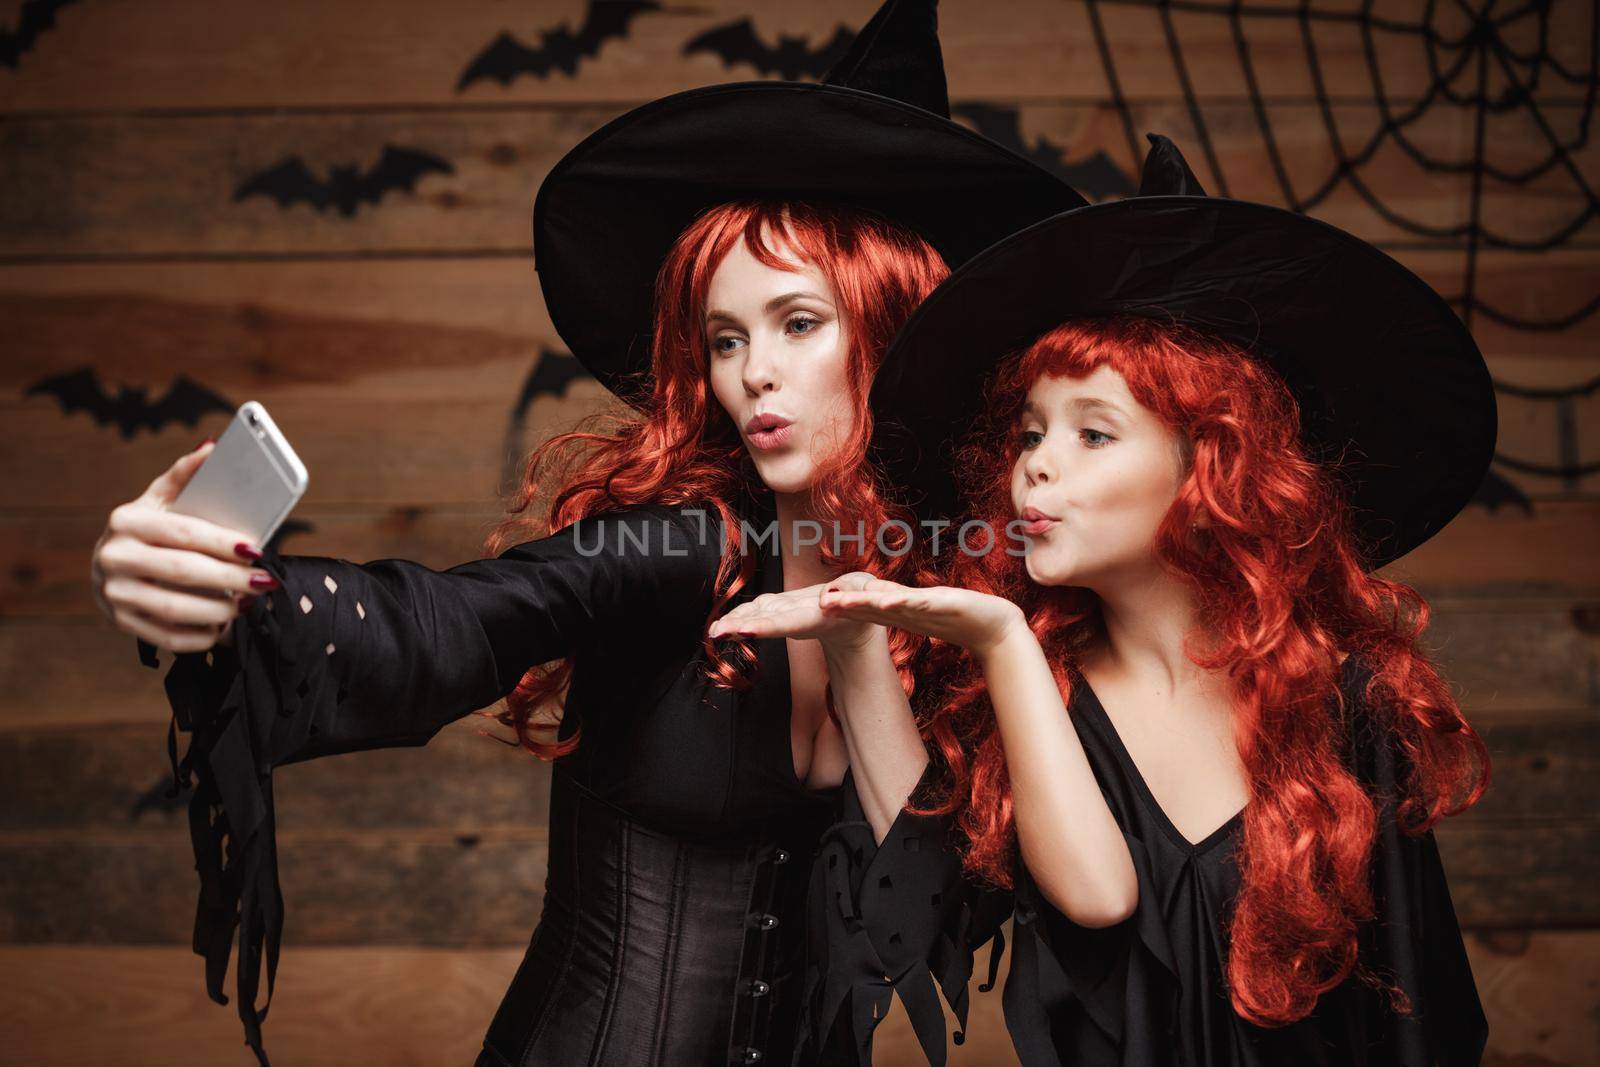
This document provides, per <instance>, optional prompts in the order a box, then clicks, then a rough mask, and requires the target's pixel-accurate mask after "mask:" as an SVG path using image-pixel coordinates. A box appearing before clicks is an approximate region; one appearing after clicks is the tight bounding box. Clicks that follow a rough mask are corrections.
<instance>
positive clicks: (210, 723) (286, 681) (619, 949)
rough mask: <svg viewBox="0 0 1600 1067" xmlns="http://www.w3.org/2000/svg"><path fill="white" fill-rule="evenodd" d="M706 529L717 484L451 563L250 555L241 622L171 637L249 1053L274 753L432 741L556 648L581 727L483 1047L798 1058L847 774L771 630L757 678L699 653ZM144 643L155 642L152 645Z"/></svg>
mask: <svg viewBox="0 0 1600 1067" xmlns="http://www.w3.org/2000/svg"><path fill="white" fill-rule="evenodd" d="M744 508H745V511H744V515H745V516H746V517H748V518H749V519H750V520H751V521H752V524H753V525H752V528H753V529H755V530H757V531H759V530H761V529H762V528H764V526H765V523H766V522H767V521H769V520H770V519H771V518H772V510H771V498H770V496H769V497H766V498H765V499H764V502H763V503H760V504H755V503H748V502H747V503H746V504H745V505H744ZM751 544H752V545H754V544H755V541H753V540H752V542H751ZM721 547H722V532H721V523H720V521H719V519H718V515H717V512H716V511H715V510H714V509H711V508H709V507H707V508H705V509H703V510H701V511H696V510H694V509H690V508H686V507H678V506H665V505H652V506H639V507H633V508H628V509H623V510H619V511H614V512H611V513H609V514H606V515H602V516H594V517H591V518H588V519H585V520H582V521H580V522H577V523H574V524H572V525H570V526H568V527H566V528H565V529H564V530H561V531H559V532H557V533H555V534H553V535H551V536H549V537H546V538H543V539H540V540H536V541H531V542H527V543H525V544H520V545H517V546H515V547H512V548H510V549H507V550H506V551H505V552H504V553H502V554H501V555H500V556H499V557H497V558H495V559H484V560H476V561H473V562H470V563H465V564H462V565H460V566H457V567H453V568H451V569H449V570H447V571H442V572H440V571H433V570H430V569H429V568H427V567H424V566H422V565H421V564H418V563H415V562H412V561H409V560H400V559H389V560H378V561H374V562H371V563H366V564H359V565H358V564H355V563H351V562H348V561H345V560H339V559H329V558H325V557H316V556H278V555H277V554H276V553H268V555H267V556H266V557H265V558H263V559H262V560H261V561H260V564H259V565H260V566H262V567H264V568H266V569H267V570H269V571H271V572H272V573H274V574H275V575H277V576H278V577H279V578H280V580H281V581H282V582H283V588H282V589H281V590H278V591H274V592H273V593H271V594H270V596H269V597H264V598H263V599H262V601H261V602H258V603H257V604H256V606H255V607H254V608H253V609H252V610H251V612H250V614H249V616H248V625H239V626H237V627H236V631H235V632H236V642H237V643H236V647H235V648H234V649H229V648H227V647H226V646H218V647H217V648H216V649H214V650H213V651H212V652H211V653H210V654H207V653H184V654H179V655H177V656H176V660H175V663H174V665H173V667H172V668H171V670H169V672H168V674H167V678H166V687H167V691H168V695H169V697H170V699H171V702H172V706H173V709H174V720H175V725H177V726H181V727H182V728H184V729H186V730H189V731H192V734H193V741H192V743H191V745H190V748H189V750H188V753H187V755H186V756H185V757H184V760H183V767H182V769H181V771H180V774H186V773H187V772H190V771H192V773H193V774H194V776H195V778H196V783H195V787H196V793H195V797H194V799H193V802H192V805H191V830H192V834H193V839H194V847H195V857H196V861H197V866H198V869H199V871H200V875H201V881H202V889H201V899H200V906H199V912H198V915H197V921H196V934H195V949H196V951H197V952H199V953H201V954H203V955H204V956H205V957H206V960H207V967H206V970H207V985H208V988H209V991H210V993H211V995H212V997H213V999H217V1000H218V1001H219V1002H225V1001H224V998H223V996H222V987H223V984H224V977H225V971H226V967H227V959H228V953H229V950H230V947H231V942H232V939H233V932H234V929H235V928H236V926H237V927H239V928H240V931H241V937H240V960H239V971H238V975H239V978H238V984H239V998H240V1005H239V1007H240V1014H241V1017H242V1018H243V1019H244V1021H245V1028H246V1036H247V1040H249V1042H250V1043H251V1044H252V1047H255V1048H256V1049H257V1054H258V1056H260V1057H261V1058H262V1062H263V1063H264V1062H265V1056H264V1054H263V1053H262V1052H261V1051H260V1028H259V1020H258V1019H257V1017H256V1013H255V1011H254V1009H253V1007H252V1006H253V1004H254V1003H255V1000H256V993H257V980H258V973H259V969H260V965H261V962H262V960H261V952H262V950H263V947H264V949H265V952H266V957H267V958H266V963H267V970H268V983H269V987H268V991H269V997H270V988H271V980H272V972H273V970H274V968H275V964H276V955H277V951H278V941H279V934H280V931H281V928H282V916H283V902H282V898H281V895H280V894H279V890H278V882H277V874H276V856H275V846H274V837H273V809H272V777H271V772H272V768H274V767H277V766H281V765H283V764H286V763H292V762H298V761H301V760H305V759H311V758H315V757H318V756H325V755H333V754H336V753H342V752H352V751H357V750H360V749H370V748H376V747H386V746H399V745H420V744H424V743H426V742H427V741H428V739H429V738H431V737H432V736H433V735H434V734H435V733H437V732H438V730H439V729H441V728H442V727H443V726H445V725H446V724H448V723H449V722H451V721H453V720H455V719H457V718H460V717H461V716H463V715H465V714H467V713H469V712H471V711H473V710H476V709H478V708H482V707H487V706H488V705H490V704H493V703H494V702H495V701H496V700H498V699H499V698H501V697H503V696H504V695H505V694H506V693H508V692H510V691H511V690H512V689H513V688H514V687H515V686H516V684H517V682H518V681H519V680H520V679H521V678H522V676H523V674H524V673H525V672H526V671H527V669H528V668H529V667H531V666H533V665H536V664H539V663H543V662H547V661H550V660H553V659H556V658H560V657H562V656H565V655H569V654H570V655H572V656H574V657H575V667H574V671H573V675H572V682H571V687H570V689H569V692H568V695H567V701H566V715H565V719H564V721H563V724H562V727H561V735H562V736H568V735H570V733H571V731H573V730H575V729H578V728H579V727H580V726H581V728H582V738H581V742H580V744H579V745H578V748H577V751H576V752H575V753H574V754H572V755H570V756H568V757H566V758H563V759H561V760H559V761H558V762H557V764H556V768H555V771H554V773H553V776H552V785H551V800H550V843H549V873H548V880H547V883H546V887H545V896H544V911H543V914H542V916H541V917H540V920H539V923H538V927H537V929H535V930H534V933H533V937H532V941H531V943H530V945H529V947H528V951H527V955H526V957H525V958H524V960H523V962H522V964H521V966H520V968H519V969H518V971H517V974H516V977H515V979H514V980H513V981H512V984H511V987H510V989H509V990H508V991H507V993H506V995H505V997H504V1000H503V1001H502V1003H501V1005H500V1008H499V1010H498V1012H497V1013H496V1014H495V1016H494V1018H493V1021H492V1023H491V1025H490V1027H489V1031H488V1034H487V1036H486V1038H485V1041H484V1048H483V1051H482V1053H481V1055H480V1057H479V1058H478V1060H477V1064H478V1067H507V1065H515V1067H522V1065H533V1064H540V1065H544V1064H549V1065H558V1067H568V1065H581V1064H602V1063H603V1064H614V1063H625V1064H630V1065H635V1064H636V1065H641V1067H648V1065H653V1064H660V1065H675V1064H719V1063H730V1062H731V1063H756V1062H773V1061H781V1060H787V1059H789V1058H790V1057H791V1052H792V1048H793V1046H794V1042H795V1032H796V1028H797V1025H798V1015H799V1011H800V1006H801V1002H802V998H801V996H800V995H799V994H800V989H799V986H800V984H801V978H802V975H803V974H804V968H805V963H804V954H805V947H806V938H805V936H804V932H805V931H804V926H805V920H806V910H805V895H806V890H807V871H808V865H809V864H810V862H811V861H812V860H813V858H814V857H815V854H816V852H817V849H818V845H819V841H820V839H821V836H822V834H823V833H824V831H826V830H827V829H828V827H829V826H830V825H831V824H832V823H833V822H834V821H835V819H836V818H837V810H838V809H837V805H838V801H839V794H840V790H838V789H828V790H820V791H819V790H811V789H808V788H807V787H806V786H805V784H804V783H803V782H801V781H800V780H799V779H798V778H797V777H796V775H795V773H794V763H793V753H792V749H791V743H790V719H789V714H790V684H789V672H788V656H787V651H786V646H785V642H784V640H783V639H781V638H779V639H771V640H761V641H757V642H756V649H757V656H758V660H759V668H760V669H759V671H758V673H757V676H756V680H755V684H754V686H753V688H751V689H750V690H749V691H745V692H738V691H733V690H729V689H725V688H718V687H716V686H714V685H712V684H711V683H710V682H708V681H707V680H706V678H705V676H704V671H703V667H704V663H705V655H704V650H703V646H702V644H701V634H702V632H703V623H704V621H705V618H706V616H707V614H708V612H709V610H710V606H711V602H712V600H711V597H712V584H713V578H714V574H715V571H716V569H717V566H718V563H719V561H720V554H721ZM776 548H777V542H776V540H775V539H772V540H769V541H768V542H767V543H766V545H765V547H763V548H759V549H755V548H753V549H752V551H754V552H756V554H757V557H758V559H757V570H756V573H755V576H754V578H753V579H752V581H751V582H750V583H749V584H748V585H747V587H746V588H745V589H744V590H742V591H741V593H740V595H739V596H738V597H737V598H736V602H742V601H744V600H747V599H750V598H753V597H754V596H756V595H758V594H760V593H762V592H771V591H776V590H781V589H782V588H783V568H782V561H781V558H780V557H779V556H778V555H777V554H776ZM141 644H142V643H141ZM141 655H143V656H145V658H146V662H147V663H149V664H150V665H152V666H154V665H155V660H154V649H153V648H152V647H151V646H149V645H143V644H142V648H141ZM169 742H170V743H169V748H170V749H171V752H172V754H173V757H174V761H175V763H176V762H177V761H176V736H175V734H173V735H171V736H170V737H169ZM485 743H488V742H485ZM508 758H510V757H509V756H508ZM224 859H225V860H226V862H224ZM831 1022H832V1019H831V1017H830V1019H829V1020H827V1021H825V1022H821V1023H818V1024H815V1025H816V1026H820V1027H821V1028H823V1029H828V1028H830V1027H831ZM823 1055H824V1051H823V1049H822V1048H820V1047H819V1048H817V1049H815V1050H814V1058H821V1057H822V1056H823Z"/></svg>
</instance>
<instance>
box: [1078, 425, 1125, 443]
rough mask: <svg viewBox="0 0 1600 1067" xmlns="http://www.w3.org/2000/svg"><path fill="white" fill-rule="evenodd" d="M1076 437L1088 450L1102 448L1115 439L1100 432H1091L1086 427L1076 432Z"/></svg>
mask: <svg viewBox="0 0 1600 1067" xmlns="http://www.w3.org/2000/svg"><path fill="white" fill-rule="evenodd" d="M1078 437H1079V439H1081V440H1082V441H1083V443H1084V444H1085V445H1088V446H1089V447H1090V448H1104V447H1105V446H1106V445H1109V444H1110V443H1111V442H1112V441H1114V440H1116V438H1114V437H1112V436H1111V435H1110V434H1108V433H1103V432H1101V431H1100V430H1091V429H1088V428H1087V427H1085V428H1084V429H1082V430H1079V431H1078Z"/></svg>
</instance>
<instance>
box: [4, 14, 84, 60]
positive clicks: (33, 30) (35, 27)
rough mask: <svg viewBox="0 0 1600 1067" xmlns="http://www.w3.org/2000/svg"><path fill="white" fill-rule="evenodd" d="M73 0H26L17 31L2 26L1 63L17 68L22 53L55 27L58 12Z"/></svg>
mask: <svg viewBox="0 0 1600 1067" xmlns="http://www.w3.org/2000/svg"><path fill="white" fill-rule="evenodd" d="M72 2H73V0H24V3H23V5H22V13H21V17H20V18H18V20H17V30H16V32H15V33H13V32H11V31H10V30H7V29H3V28H0V63H4V64H5V65H6V66H8V67H10V68H11V69H12V70H16V69H17V60H19V59H21V58H22V53H24V52H26V51H28V50H29V49H31V48H32V47H33V45H34V42H36V41H37V40H38V39H39V35H40V34H41V33H43V32H44V31H45V30H53V29H55V26H56V12H57V11H60V10H61V9H62V8H64V7H66V6H67V5H68V4H70V3H72Z"/></svg>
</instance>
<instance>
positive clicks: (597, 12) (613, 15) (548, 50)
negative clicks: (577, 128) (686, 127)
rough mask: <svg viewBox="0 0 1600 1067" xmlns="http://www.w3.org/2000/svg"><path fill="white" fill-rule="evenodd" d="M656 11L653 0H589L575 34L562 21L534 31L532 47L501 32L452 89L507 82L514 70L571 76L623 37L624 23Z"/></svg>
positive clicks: (625, 26)
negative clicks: (486, 81) (536, 35)
mask: <svg viewBox="0 0 1600 1067" xmlns="http://www.w3.org/2000/svg"><path fill="white" fill-rule="evenodd" d="M660 10H661V5H660V4H659V3H656V2H655V0H589V8H588V11H587V12H586V13H585V15H584V19H583V25H582V26H581V27H580V28H579V29H578V32H576V33H574V32H572V30H571V29H569V28H568V24H567V23H565V22H563V23H562V24H561V25H559V26H557V27H556V28H555V29H553V30H544V31H542V32H540V34H539V47H537V48H529V47H528V46H527V45H525V44H523V43H522V42H521V41H518V40H517V39H516V38H515V37H513V36H511V35H510V34H509V33H502V34H501V35H500V36H498V37H496V38H495V39H494V42H493V43H492V44H490V45H489V47H487V48H485V49H484V50H483V51H481V52H479V53H478V54H477V55H476V56H474V57H473V59H472V62H471V63H468V64H467V69H466V70H464V71H462V72H461V80H460V81H458V82H456V92H458V93H459V92H461V91H462V90H463V89H465V88H466V87H467V86H469V85H471V84H472V83H473V82H475V81H478V80H480V79H482V78H493V79H494V80H495V81H497V82H499V83H500V84H501V85H510V84H511V80H512V79H513V78H515V77H516V76H517V75H519V74H532V75H534V76H535V77H538V78H544V77H548V76H549V74H550V72H551V71H553V70H559V71H561V72H563V73H564V74H567V75H568V76H571V75H573V74H576V73H577V72H578V64H579V63H581V62H582V61H583V60H585V59H590V58H592V57H593V56H595V55H597V54H598V53H599V51H600V46H601V45H603V44H605V43H606V42H607V41H609V40H610V39H611V38H613V37H626V36H627V35H628V24H629V23H631V22H632V21H633V20H634V17H635V16H637V15H641V14H643V13H644V12H646V11H660Z"/></svg>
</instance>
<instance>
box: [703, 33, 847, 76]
mask: <svg viewBox="0 0 1600 1067" xmlns="http://www.w3.org/2000/svg"><path fill="white" fill-rule="evenodd" d="M855 39H856V35H855V33H854V32H852V31H851V30H849V29H847V28H846V27H844V26H840V27H839V28H838V29H836V30H834V31H833V36H832V37H831V38H830V39H829V40H828V43H827V44H824V45H823V46H822V47H820V48H812V47H811V43H810V42H809V41H807V40H806V39H805V38H804V37H790V36H788V35H786V34H782V33H780V34H778V46H777V47H776V48H774V47H772V46H771V45H769V44H767V43H766V42H765V41H763V40H762V39H761V38H760V37H757V36H756V28H755V25H754V23H752V22H751V21H750V20H749V19H740V20H739V21H738V22H729V23H727V24H725V25H722V26H713V27H712V28H711V29H709V30H707V31H706V32H705V33H702V34H701V35H700V36H698V37H696V38H694V39H693V40H691V41H690V42H689V43H688V44H686V45H684V46H683V54H684V55H686V56H689V55H694V54H695V53H696V52H710V53H711V54H712V55H715V56H717V57H718V58H719V59H721V60H722V62H723V65H724V66H728V67H731V66H733V65H734V64H735V63H748V64H750V65H751V66H752V67H754V68H756V70H758V71H760V72H761V73H762V74H776V75H778V77H780V78H783V79H785V80H787V81H795V80H797V79H799V78H800V76H801V75H807V76H809V77H812V78H820V77H822V76H823V75H824V74H826V73H828V69H829V68H830V67H832V66H833V65H834V64H835V63H837V62H838V61H839V60H840V59H842V58H844V54H845V53H846V52H848V51H850V45H851V44H853V43H854V42H855Z"/></svg>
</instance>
